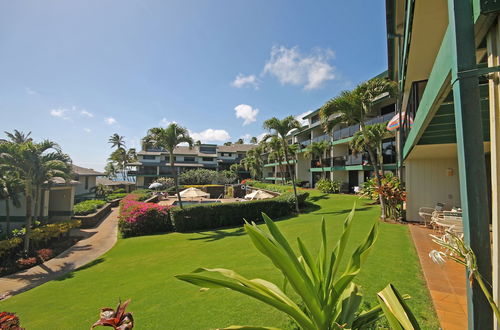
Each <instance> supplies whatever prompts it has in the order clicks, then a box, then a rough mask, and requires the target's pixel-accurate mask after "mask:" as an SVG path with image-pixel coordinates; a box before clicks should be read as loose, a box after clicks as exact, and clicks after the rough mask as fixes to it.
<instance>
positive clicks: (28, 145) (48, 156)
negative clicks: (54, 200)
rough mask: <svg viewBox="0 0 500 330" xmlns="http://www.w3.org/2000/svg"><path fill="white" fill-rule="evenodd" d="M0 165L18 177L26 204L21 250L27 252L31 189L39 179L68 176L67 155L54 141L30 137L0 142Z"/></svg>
mask: <svg viewBox="0 0 500 330" xmlns="http://www.w3.org/2000/svg"><path fill="white" fill-rule="evenodd" d="M0 166H1V168H2V169H3V170H12V171H16V172H18V173H19V176H20V178H21V182H22V185H23V193H24V198H25V205H26V235H25V238H24V252H25V253H28V251H29V242H30V236H31V226H32V222H33V195H34V192H35V190H36V188H37V185H39V184H40V182H44V181H49V182H50V181H51V179H52V178H54V177H65V176H68V175H69V172H70V165H69V157H68V156H67V155H65V154H63V153H62V152H61V149H60V147H59V145H58V144H57V143H55V142H52V141H49V140H44V141H42V142H39V143H35V142H33V141H32V140H29V141H26V142H24V143H21V144H16V143H4V144H2V148H0ZM35 203H36V200H35Z"/></svg>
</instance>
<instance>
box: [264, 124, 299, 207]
mask: <svg viewBox="0 0 500 330" xmlns="http://www.w3.org/2000/svg"><path fill="white" fill-rule="evenodd" d="M300 127H301V125H300V123H299V121H298V120H297V119H295V117H294V116H288V117H285V118H283V119H281V120H280V119H278V118H276V117H273V118H271V119H268V120H266V121H265V122H264V129H266V130H268V131H269V132H271V134H272V135H275V136H277V137H279V138H280V139H281V144H282V148H283V153H284V155H285V163H286V165H287V167H288V172H289V173H290V179H291V180H292V186H293V194H294V196H295V209H296V211H297V213H298V212H299V211H300V210H299V201H298V200H297V187H296V185H295V177H294V176H293V175H292V167H291V166H290V162H289V160H290V157H289V149H288V143H287V141H286V136H287V135H288V133H289V132H290V131H291V130H293V129H298V128H300Z"/></svg>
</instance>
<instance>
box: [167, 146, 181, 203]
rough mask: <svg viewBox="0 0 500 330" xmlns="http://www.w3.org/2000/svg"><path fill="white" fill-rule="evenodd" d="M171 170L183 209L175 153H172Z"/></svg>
mask: <svg viewBox="0 0 500 330" xmlns="http://www.w3.org/2000/svg"><path fill="white" fill-rule="evenodd" d="M170 168H171V169H172V173H173V174H174V184H175V193H176V194H177V199H178V200H179V206H180V208H181V209H182V208H183V207H182V199H181V194H180V193H179V182H178V180H179V178H178V175H177V169H175V168H174V153H173V152H170Z"/></svg>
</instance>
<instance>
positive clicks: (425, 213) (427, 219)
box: [418, 207, 435, 227]
mask: <svg viewBox="0 0 500 330" xmlns="http://www.w3.org/2000/svg"><path fill="white" fill-rule="evenodd" d="M434 211H435V209H434V208H432V207H421V208H419V209H418V215H419V216H420V217H421V218H422V220H423V221H424V226H426V227H427V223H429V224H430V223H431V221H432V213H433V212H434Z"/></svg>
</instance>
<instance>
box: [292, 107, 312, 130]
mask: <svg viewBox="0 0 500 330" xmlns="http://www.w3.org/2000/svg"><path fill="white" fill-rule="evenodd" d="M311 112H312V110H307V111H306V112H304V113H301V114H300V115H297V116H295V119H297V120H298V121H299V123H300V124H301V125H302V126H304V125H307V124H308V120H307V119H302V118H303V117H304V116H307V115H308V114H310V113H311Z"/></svg>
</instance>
